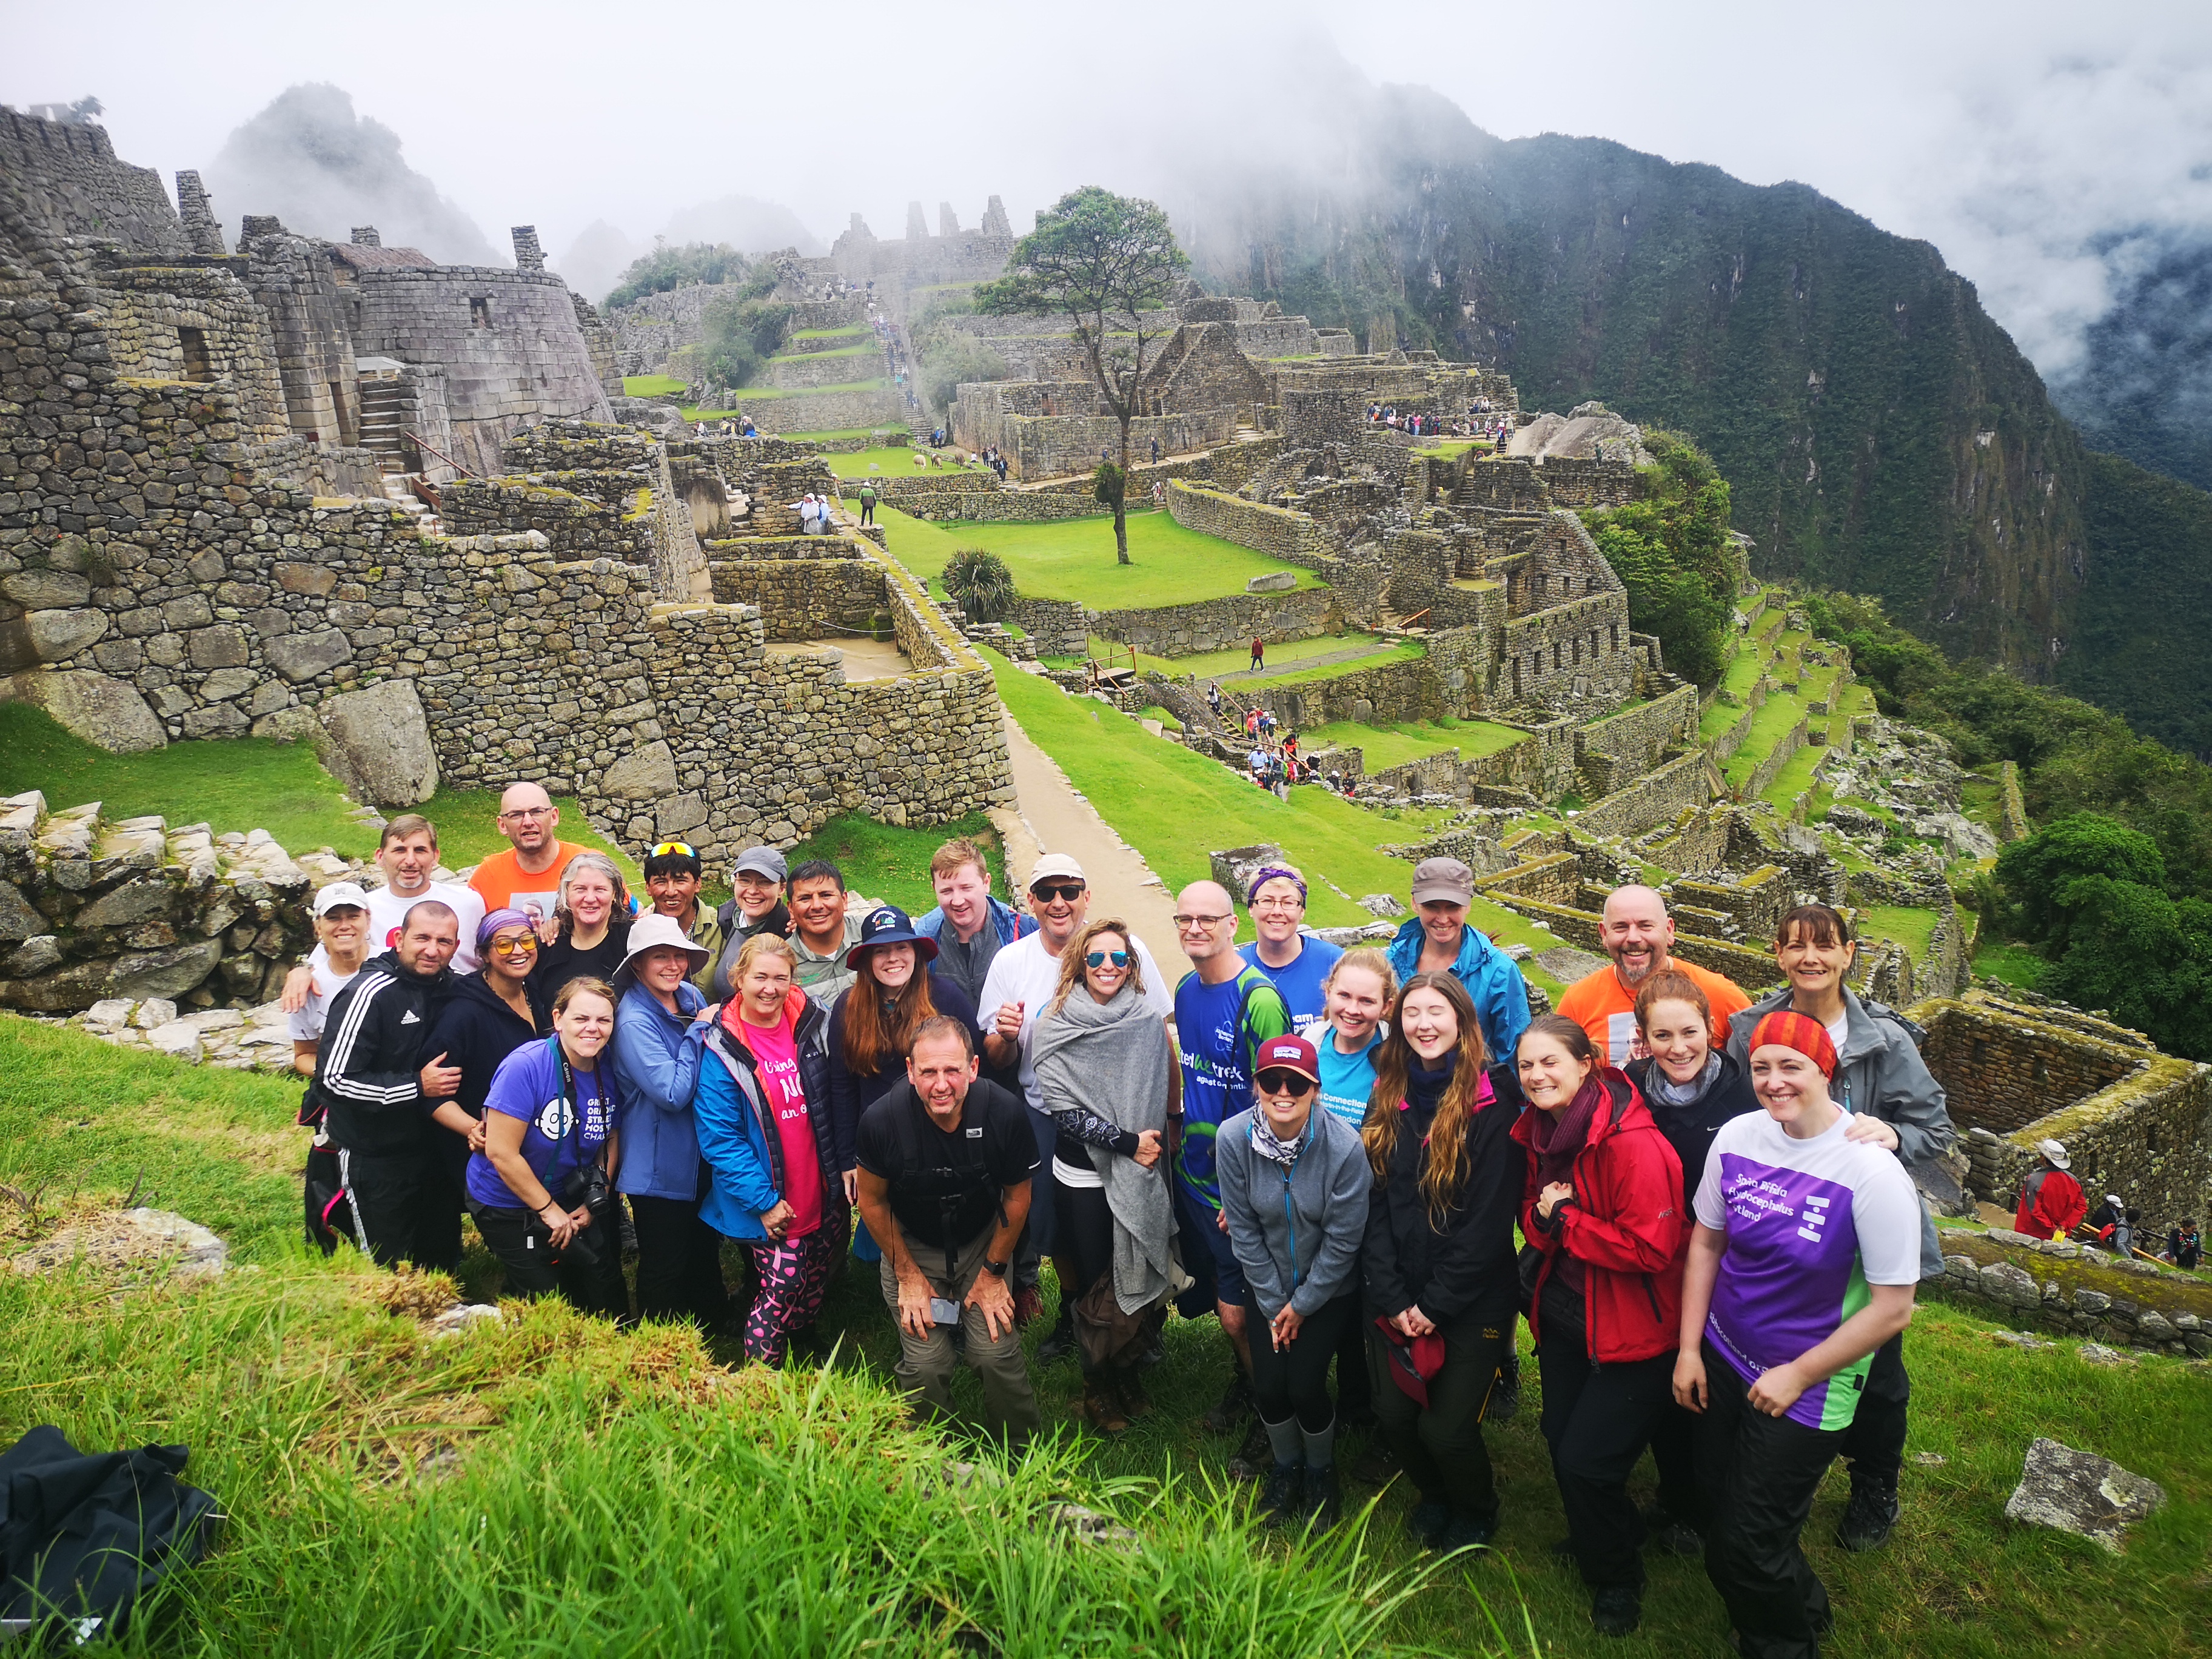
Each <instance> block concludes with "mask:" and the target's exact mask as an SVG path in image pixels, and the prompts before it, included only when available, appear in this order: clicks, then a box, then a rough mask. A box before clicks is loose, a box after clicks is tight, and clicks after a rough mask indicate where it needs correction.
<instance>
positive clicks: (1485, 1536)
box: [1437, 1510, 1498, 1554]
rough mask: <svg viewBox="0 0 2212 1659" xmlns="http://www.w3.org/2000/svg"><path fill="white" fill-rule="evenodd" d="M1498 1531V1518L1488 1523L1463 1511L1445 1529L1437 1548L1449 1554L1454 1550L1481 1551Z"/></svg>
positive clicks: (1453, 1517)
mask: <svg viewBox="0 0 2212 1659" xmlns="http://www.w3.org/2000/svg"><path fill="white" fill-rule="evenodd" d="M1497 1531H1498V1517H1497V1516H1491V1517H1490V1519H1488V1520H1487V1521H1485V1520H1481V1519H1480V1518H1479V1517H1477V1516H1472V1515H1469V1514H1468V1513H1467V1512H1466V1511H1465V1510H1461V1511H1460V1512H1458V1513H1457V1514H1455V1515H1454V1516H1452V1518H1451V1523H1450V1524H1449V1526H1447V1527H1446V1528H1444V1532H1443V1537H1441V1538H1439V1539H1438V1540H1437V1548H1438V1549H1440V1550H1443V1552H1445V1553H1447V1554H1449V1553H1450V1552H1451V1551H1453V1550H1463V1549H1479V1548H1480V1547H1482V1546H1483V1545H1485V1544H1487V1543H1488V1542H1489V1541H1491V1539H1492V1537H1493V1536H1495V1535H1496V1534H1497Z"/></svg>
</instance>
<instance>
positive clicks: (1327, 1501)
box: [1296, 1463, 1344, 1532]
mask: <svg viewBox="0 0 2212 1659" xmlns="http://www.w3.org/2000/svg"><path fill="white" fill-rule="evenodd" d="M1343 1515H1344V1504H1343V1502H1342V1500H1341V1499H1340V1498H1339V1497H1338V1495H1337V1490H1336V1465H1335V1464H1334V1463H1327V1464H1323V1465H1322V1467H1321V1468H1317V1469H1316V1468H1311V1467H1309V1468H1307V1470H1306V1478H1305V1482H1304V1486H1301V1487H1300V1488H1299V1491H1298V1514H1297V1517H1296V1518H1297V1519H1298V1520H1299V1521H1302V1522H1304V1523H1305V1525H1306V1526H1307V1527H1308V1528H1310V1530H1312V1531H1315V1532H1327V1531H1328V1529H1329V1528H1331V1527H1333V1526H1334V1525H1335V1524H1336V1523H1337V1522H1338V1521H1339V1520H1340V1519H1342V1518H1343Z"/></svg>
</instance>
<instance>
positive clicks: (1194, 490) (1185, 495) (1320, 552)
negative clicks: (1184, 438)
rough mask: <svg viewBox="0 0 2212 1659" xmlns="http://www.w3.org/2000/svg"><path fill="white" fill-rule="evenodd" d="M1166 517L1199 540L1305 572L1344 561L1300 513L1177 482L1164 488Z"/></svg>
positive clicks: (1325, 536)
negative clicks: (1214, 540)
mask: <svg viewBox="0 0 2212 1659" xmlns="http://www.w3.org/2000/svg"><path fill="white" fill-rule="evenodd" d="M1167 498H1168V515H1169V517H1170V518H1172V519H1173V520H1175V521H1176V523H1177V524H1179V525H1182V526H1183V527H1184V528H1186V529H1188V530H1195V531H1197V532H1200V534H1201V535H1206V536H1214V537H1218V538H1220V539H1221V540H1223V541H1225V542H1234V543H1235V544H1237V546H1239V547H1249V548H1250V549H1251V550H1253V551H1254V552H1255V553H1265V554H1266V555H1267V556H1269V557H1270V558H1275V559H1280V560H1282V561H1283V562H1285V564H1295V565H1303V566H1304V568H1307V569H1309V570H1316V571H1322V572H1324V573H1326V572H1330V571H1333V570H1334V569H1335V568H1336V567H1337V566H1339V565H1340V564H1341V563H1342V562H1344V561H1343V560H1342V558H1341V557H1340V556H1339V554H1338V552H1337V550H1336V547H1335V545H1334V543H1332V542H1331V541H1330V539H1329V538H1328V533H1327V532H1325V531H1324V530H1323V529H1322V526H1320V525H1318V524H1316V523H1315V522H1314V520H1312V519H1311V518H1310V516H1308V515H1307V514H1305V513H1293V512H1291V511H1289V510H1287V509H1286V508H1284V507H1269V506H1267V505H1266V504H1265V503H1264V502H1261V501H1247V500H1245V499H1244V498H1243V496H1241V495H1225V494H1224V493H1223V492H1222V491H1220V490H1218V489H1203V488H1201V487H1200V486H1198V485H1195V484H1191V483H1184V482H1183V481H1182V480H1180V479H1178V480H1176V482H1175V483H1171V484H1170V485H1169V486H1168V491H1167Z"/></svg>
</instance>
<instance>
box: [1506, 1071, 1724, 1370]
mask: <svg viewBox="0 0 2212 1659" xmlns="http://www.w3.org/2000/svg"><path fill="white" fill-rule="evenodd" d="M1599 1077H1600V1082H1601V1085H1602V1086H1603V1087H1604V1090H1605V1092H1606V1101H1605V1103H1603V1104H1602V1105H1601V1106H1600V1107H1599V1109H1598V1110H1597V1112H1596V1113H1595V1115H1593V1116H1592V1117H1591V1119H1590V1127H1589V1139H1587V1140H1585V1141H1584V1142H1583V1149H1582V1151H1581V1152H1577V1153H1576V1154H1575V1165H1574V1180H1573V1182H1572V1183H1571V1184H1572V1185H1573V1187H1574V1189H1575V1196H1574V1198H1573V1200H1571V1202H1568V1203H1564V1204H1561V1205H1560V1206H1559V1207H1558V1208H1557V1209H1555V1210H1553V1212H1552V1219H1553V1224H1554V1225H1550V1226H1547V1225H1545V1224H1544V1223H1543V1222H1541V1221H1539V1220H1538V1219H1537V1218H1536V1196H1537V1194H1538V1192H1539V1190H1540V1188H1538V1186H1537V1184H1536V1154H1535V1152H1534V1148H1533V1147H1531V1146H1529V1125H1530V1123H1531V1121H1532V1120H1533V1118H1534V1113H1535V1110H1536V1109H1535V1108H1534V1107H1529V1108H1528V1109H1525V1110H1523V1111H1522V1114H1521V1115H1520V1116H1519V1117H1518V1118H1516V1119H1515V1120H1514V1123H1513V1139H1516V1140H1517V1141H1519V1142H1520V1143H1521V1145H1522V1148H1523V1149H1524V1151H1526V1152H1527V1154H1528V1156H1527V1160H1526V1163H1525V1164H1524V1166H1523V1174H1522V1181H1521V1236H1522V1237H1523V1238H1526V1239H1527V1240H1528V1243H1531V1244H1533V1245H1534V1246H1535V1247H1536V1249H1539V1250H1541V1252H1543V1255H1544V1264H1543V1266H1542V1267H1541V1268H1540V1269H1538V1271H1537V1274H1536V1285H1535V1288H1534V1291H1533V1292H1532V1293H1531V1294H1530V1297H1529V1304H1528V1333H1529V1334H1530V1335H1532V1336H1534V1338H1535V1339H1536V1340H1537V1341H1538V1342H1539V1343H1541V1342H1542V1341H1543V1340H1544V1331H1543V1326H1542V1324H1541V1316H1542V1310H1543V1305H1544V1285H1545V1284H1546V1282H1547V1281H1548V1280H1549V1279H1550V1278H1551V1277H1552V1271H1553V1268H1554V1267H1557V1266H1558V1265H1559V1253H1560V1252H1561V1251H1562V1250H1564V1251H1565V1252H1566V1253H1567V1254H1569V1255H1572V1256H1573V1257H1574V1258H1575V1259H1576V1260H1577V1261H1580V1262H1581V1263H1582V1264H1583V1305H1584V1307H1585V1308H1586V1310H1587V1312H1586V1314H1585V1316H1584V1317H1585V1320H1586V1322H1587V1323H1588V1326H1589V1330H1588V1332H1587V1337H1588V1345H1589V1357H1590V1358H1592V1359H1594V1360H1595V1361H1596V1362H1597V1363H1598V1364H1601V1365H1606V1364H1616V1363H1620V1364H1626V1362H1628V1361H1631V1360H1637V1359H1650V1358H1654V1357H1655V1356H1656V1355H1659V1354H1662V1353H1672V1352H1674V1349H1675V1348H1676V1346H1678V1345H1679V1342H1680V1334H1681V1333H1680V1325H1681V1314H1682V1262H1683V1260H1684V1258H1685V1257H1686V1256H1687V1255H1688V1254H1689V1245H1690V1228H1689V1221H1688V1213H1687V1212H1686V1211H1685V1210H1684V1209H1683V1207H1682V1201H1681V1194H1682V1160H1681V1159H1680V1158H1677V1157H1676V1156H1675V1155H1674V1147H1673V1146H1669V1145H1668V1140H1667V1137H1666V1136H1665V1135H1663V1134H1662V1133H1660V1132H1659V1126H1658V1125H1657V1124H1656V1123H1655V1122H1653V1121H1651V1111H1650V1108H1649V1107H1647V1106H1646V1105H1644V1097H1642V1096H1641V1095H1639V1094H1638V1093H1637V1092H1636V1085H1634V1084H1632V1083H1631V1082H1630V1081H1629V1080H1628V1079H1626V1077H1624V1076H1623V1075H1622V1074H1621V1073H1619V1072H1617V1071H1615V1070H1614V1069H1613V1067H1612V1066H1607V1067H1606V1068H1605V1069H1604V1070H1603V1072H1601V1073H1600V1074H1599Z"/></svg>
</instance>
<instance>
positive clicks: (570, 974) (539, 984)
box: [530, 853, 630, 999]
mask: <svg viewBox="0 0 2212 1659" xmlns="http://www.w3.org/2000/svg"><path fill="white" fill-rule="evenodd" d="M629 921H630V915H629V885H628V884H626V883H625V882H624V881H623V872H621V871H620V870H619V869H617V867H616V866H615V861H614V860H612V859H611V858H609V857H608V856H607V855H606V854H605V853H579V854H576V855H575V856H574V858H572V859H570V860H568V864H567V865H566V866H564V867H563V868H562V872H561V890H560V895H559V896H558V897H557V898H556V900H555V902H554V905H553V921H552V924H551V927H552V933H553V937H552V938H550V939H547V940H546V941H545V943H544V946H543V947H542V948H541V949H540V950H539V951H538V965H537V966H536V967H535V968H533V969H532V970H531V974H530V982H531V986H532V989H533V990H534V991H535V993H536V994H538V997H539V998H541V999H544V998H549V997H551V996H552V995H554V994H556V992H558V991H559V990H560V988H561V987H562V986H564V985H566V984H567V983H568V981H570V980H572V979H575V978H577V977H579V976H583V977H586V978H590V979H599V980H605V981H608V982H609V983H612V982H613V980H614V976H615V975H617V974H618V973H620V972H621V971H622V965H623V958H624V957H628V956H629Z"/></svg>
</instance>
